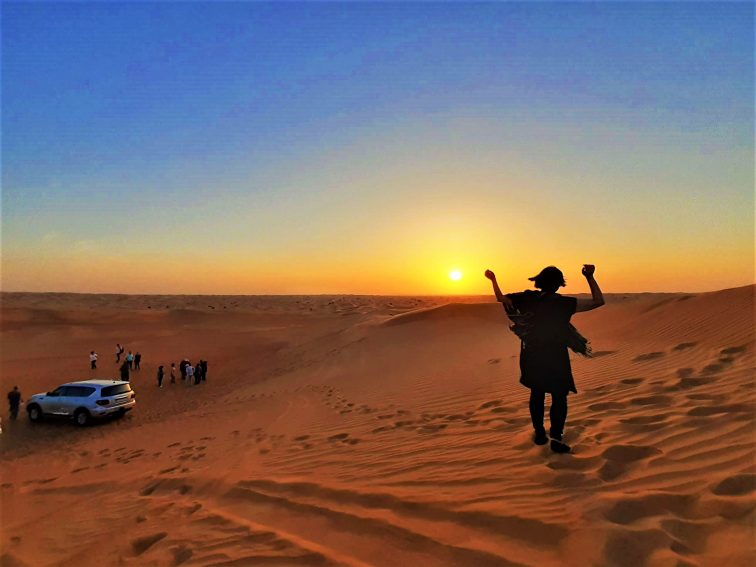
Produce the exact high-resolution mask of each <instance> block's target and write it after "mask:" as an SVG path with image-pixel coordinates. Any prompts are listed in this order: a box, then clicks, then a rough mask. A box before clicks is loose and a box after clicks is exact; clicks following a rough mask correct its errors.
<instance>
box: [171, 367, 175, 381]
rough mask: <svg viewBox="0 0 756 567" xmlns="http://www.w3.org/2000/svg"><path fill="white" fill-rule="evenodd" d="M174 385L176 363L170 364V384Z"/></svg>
mask: <svg viewBox="0 0 756 567" xmlns="http://www.w3.org/2000/svg"><path fill="white" fill-rule="evenodd" d="M175 383H176V363H175V362H171V384H175Z"/></svg>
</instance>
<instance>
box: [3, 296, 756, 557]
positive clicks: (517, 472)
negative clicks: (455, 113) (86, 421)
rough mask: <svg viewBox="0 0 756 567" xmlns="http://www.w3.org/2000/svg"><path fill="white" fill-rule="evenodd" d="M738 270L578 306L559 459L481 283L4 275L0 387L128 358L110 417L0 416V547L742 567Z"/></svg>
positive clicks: (747, 515) (750, 390)
mask: <svg viewBox="0 0 756 567" xmlns="http://www.w3.org/2000/svg"><path fill="white" fill-rule="evenodd" d="M755 289H756V287H755V286H748V287H745V288H737V289H731V290H723V291H720V292H713V293H703V294H636V295H617V296H610V297H609V301H608V304H607V306H606V307H604V308H602V309H599V310H597V311H593V312H590V313H585V314H578V315H576V316H575V317H574V319H573V323H574V324H575V325H576V326H577V327H578V329H579V330H580V331H581V332H583V333H584V334H585V335H586V336H588V337H589V338H590V339H591V340H592V344H593V348H594V351H595V352H596V356H595V357H594V358H592V359H582V358H577V357H576V358H575V359H574V360H573V368H574V373H575V377H576V382H577V386H578V391H579V394H578V395H577V396H571V397H570V400H569V401H570V414H569V417H568V423H567V432H566V438H567V441H568V442H569V443H571V444H572V445H573V449H574V451H573V454H571V455H554V454H552V453H551V452H550V451H549V450H548V448H544V447H537V446H534V445H533V444H532V443H531V440H530V437H531V430H530V424H529V416H528V412H527V390H525V389H524V388H522V387H521V386H520V385H519V384H518V377H519V376H518V366H517V353H518V348H519V344H518V342H517V340H516V337H515V336H514V335H512V334H511V333H510V332H509V331H508V330H507V320H506V318H505V317H504V314H503V312H502V310H501V308H500V306H498V305H497V304H492V303H482V302H483V301H485V300H484V299H482V298H465V299H459V298H454V299H450V298H380V297H360V296H342V297H328V296H318V297H306V296H302V297H285V298H282V297H241V296H233V297H232V296H228V297H197V296H194V297H192V296H183V297H182V296H170V297H169V296H164V297H156V296H86V295H70V294H3V297H2V299H3V305H2V323H3V328H2V339H3V348H2V353H1V358H0V362H1V363H2V368H1V369H2V377H1V379H0V386H2V387H3V388H4V390H3V391H7V390H8V389H9V388H10V387H11V386H12V384H13V383H18V384H19V385H20V386H21V388H22V391H23V393H24V394H25V395H27V396H28V395H30V394H32V393H34V392H38V391H44V390H47V389H49V388H50V387H53V386H55V385H57V384H58V383H60V382H62V381H63V380H65V379H81V378H86V377H90V371H89V370H88V361H87V354H88V352H89V350H91V349H92V348H94V349H96V350H98V352H99V353H100V356H101V358H100V370H98V372H97V375H98V376H112V375H114V374H115V369H116V367H115V365H114V364H113V361H112V358H113V357H112V355H111V351H112V350H113V348H114V345H115V343H116V342H122V343H124V344H126V346H127V347H129V348H132V349H134V350H140V351H141V352H142V353H143V355H144V364H143V367H144V368H143V370H142V371H141V372H140V373H139V374H136V375H135V376H134V378H133V382H134V384H135V388H136V389H137V392H138V403H139V405H138V408H137V410H136V411H135V412H134V413H133V414H132V415H129V416H127V417H126V418H124V419H122V420H119V421H112V422H105V423H102V424H99V425H97V426H94V427H90V428H86V429H83V430H82V429H76V428H75V427H73V426H72V425H68V424H65V423H43V424H39V425H38V426H32V425H31V424H29V423H28V422H27V420H26V419H25V417H24V419H22V420H20V421H19V422H17V423H13V424H8V423H7V422H6V421H5V419H4V425H5V426H6V427H5V429H6V430H5V432H4V433H3V435H2V436H0V443H2V448H3V456H2V479H1V480H2V486H1V487H0V491H1V492H0V495H1V496H2V538H1V539H0V543H1V544H2V565H4V566H5V565H34V566H37V565H40V566H43V565H71V564H74V563H78V564H82V565H139V566H141V565H354V566H358V565H381V566H389V565H411V564H413V563H418V564H422V565H430V566H436V565H437V566H441V565H465V566H467V565H470V566H487V565H492V566H493V565H539V566H544V565H546V566H548V565H617V566H640V565H701V566H704V565H728V566H730V565H752V564H753V563H754V561H756V553H754V541H756V540H755V539H754V536H755V531H754V525H755V524H754V521H755V518H754V507H755V506H756V498H755V493H754V490H755V489H756V468H755V467H754V456H755V455H756V453H755V451H754V448H755V443H754V442H755V439H754V431H755V430H754V425H755V423H754V409H755V408H756V393H755V390H754V329H753V314H754V291H755ZM184 356H187V357H189V358H190V359H192V360H196V359H198V358H199V357H203V358H207V359H208V360H209V361H210V373H209V381H208V383H207V384H204V385H202V386H201V387H197V388H188V387H185V386H182V385H175V386H172V387H165V388H163V389H162V390H158V389H157V388H156V386H155V383H154V373H155V369H156V367H157V364H166V363H170V361H171V360H175V361H176V362H178V360H180V359H181V358H182V357H184ZM9 425H10V426H12V427H8V426H9Z"/></svg>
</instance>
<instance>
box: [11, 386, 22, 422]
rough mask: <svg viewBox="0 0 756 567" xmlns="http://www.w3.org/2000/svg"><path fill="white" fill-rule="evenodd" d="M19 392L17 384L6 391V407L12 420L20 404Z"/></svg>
mask: <svg viewBox="0 0 756 567" xmlns="http://www.w3.org/2000/svg"><path fill="white" fill-rule="evenodd" d="M23 401H24V400H23V399H21V392H19V390H18V386H13V389H12V390H11V391H10V392H8V409H9V411H10V418H11V420H14V421H15V419H16V418H17V417H18V408H19V407H20V406H21V402H23Z"/></svg>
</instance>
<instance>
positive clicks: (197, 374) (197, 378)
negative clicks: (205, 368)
mask: <svg viewBox="0 0 756 567" xmlns="http://www.w3.org/2000/svg"><path fill="white" fill-rule="evenodd" d="M201 381H202V361H201V360H200V361H199V362H198V363H197V365H196V366H195V367H194V384H195V385H196V384H199V383H200V382H201Z"/></svg>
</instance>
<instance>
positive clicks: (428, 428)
mask: <svg viewBox="0 0 756 567" xmlns="http://www.w3.org/2000/svg"><path fill="white" fill-rule="evenodd" d="M446 427H447V424H446V423H439V424H435V425H421V426H420V427H418V428H417V429H415V431H417V432H418V433H425V434H428V433H437V432H439V431H441V430H442V429H446Z"/></svg>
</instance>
